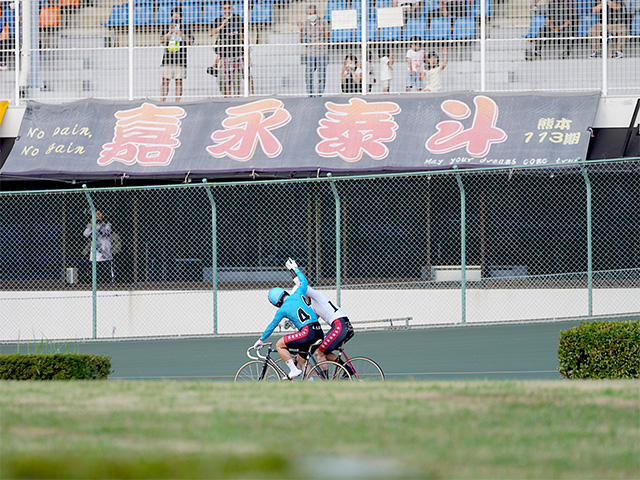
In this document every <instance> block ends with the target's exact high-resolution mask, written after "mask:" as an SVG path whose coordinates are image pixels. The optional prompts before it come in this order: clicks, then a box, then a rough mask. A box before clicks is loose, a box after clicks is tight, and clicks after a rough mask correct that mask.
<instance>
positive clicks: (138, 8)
mask: <svg viewBox="0 0 640 480" xmlns="http://www.w3.org/2000/svg"><path fill="white" fill-rule="evenodd" d="M154 15H155V12H154V6H153V4H144V3H142V4H139V5H135V7H134V9H133V24H134V25H136V26H145V25H151V24H153V17H154Z"/></svg>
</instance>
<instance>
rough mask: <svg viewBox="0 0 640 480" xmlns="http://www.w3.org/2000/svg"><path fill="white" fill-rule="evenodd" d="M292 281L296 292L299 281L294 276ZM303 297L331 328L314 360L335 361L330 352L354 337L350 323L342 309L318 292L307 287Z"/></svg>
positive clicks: (333, 355) (335, 356) (335, 358)
mask: <svg viewBox="0 0 640 480" xmlns="http://www.w3.org/2000/svg"><path fill="white" fill-rule="evenodd" d="M293 281H294V283H295V284H296V289H294V292H297V291H298V286H299V285H300V280H299V279H298V277H297V276H296V277H294V279H293ZM305 296H306V297H307V299H308V302H307V303H310V305H311V308H313V310H314V312H315V313H316V315H317V316H318V318H321V319H322V320H323V321H324V322H325V323H326V324H327V325H329V326H330V327H331V331H329V333H327V334H326V335H325V337H324V340H323V341H322V344H321V345H320V347H318V350H317V352H316V358H317V360H318V362H322V361H324V360H333V361H337V360H338V356H337V355H335V354H334V353H331V352H333V351H334V350H336V349H337V348H339V347H342V346H343V345H344V344H345V343H347V342H348V341H349V340H351V338H352V337H353V335H354V332H353V327H352V326H351V322H350V321H349V318H348V317H347V314H346V313H345V311H344V310H342V308H340V307H338V306H337V305H336V304H335V303H333V302H332V301H331V300H330V299H329V298H328V297H327V296H326V295H324V294H322V293H320V292H319V291H317V290H314V289H313V288H311V287H309V286H307V289H306V293H305ZM347 370H348V369H347Z"/></svg>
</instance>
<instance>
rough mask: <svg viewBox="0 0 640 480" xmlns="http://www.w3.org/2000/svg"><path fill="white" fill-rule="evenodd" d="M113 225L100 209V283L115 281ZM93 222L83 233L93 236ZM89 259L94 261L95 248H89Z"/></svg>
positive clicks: (97, 252)
mask: <svg viewBox="0 0 640 480" xmlns="http://www.w3.org/2000/svg"><path fill="white" fill-rule="evenodd" d="M112 231H113V227H112V226H111V223H110V222H108V221H107V220H106V219H105V218H104V215H103V214H102V212H101V211H100V210H98V211H97V212H96V262H97V264H96V267H97V268H96V270H97V277H98V282H99V283H106V282H113V281H114V279H115V272H114V268H113V252H112V250H111V234H112ZM92 232H93V228H92V223H91V222H89V224H88V225H87V228H85V230H84V232H83V235H84V237H85V238H89V239H90V238H92V236H93V235H92ZM89 260H91V261H93V248H91V246H90V248H89Z"/></svg>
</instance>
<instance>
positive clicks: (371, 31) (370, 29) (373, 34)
mask: <svg viewBox="0 0 640 480" xmlns="http://www.w3.org/2000/svg"><path fill="white" fill-rule="evenodd" d="M360 25H361V22H360V20H359V19H358V28H357V29H356V33H355V34H354V40H355V41H360V40H362V30H361V29H360ZM367 40H368V41H370V42H377V41H378V26H377V23H376V21H375V19H373V18H369V21H368V22H367Z"/></svg>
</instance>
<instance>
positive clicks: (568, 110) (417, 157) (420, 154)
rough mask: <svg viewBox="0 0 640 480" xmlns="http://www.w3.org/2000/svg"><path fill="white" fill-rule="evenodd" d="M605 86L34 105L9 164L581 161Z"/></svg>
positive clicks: (34, 167) (173, 166)
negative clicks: (582, 90) (564, 90)
mask: <svg viewBox="0 0 640 480" xmlns="http://www.w3.org/2000/svg"><path fill="white" fill-rule="evenodd" d="M599 96H600V94H599V93H598V92H595V93H587V94H563V95H553V94H536V95H532V94H521V95H514V94H490V95H484V94H478V93H457V94H438V95H429V96H417V95H416V96H414V95H407V96H404V95H403V96H391V95H385V96H366V97H325V98H286V99H278V98H261V99H258V100H255V99H243V100H237V101H232V102H230V101H216V102H214V101H211V102H206V103H192V104H186V103H185V104H178V105H166V104H154V103H152V102H149V101H145V102H123V103H114V102H104V101H97V100H85V101H80V102H76V103H72V104H67V105H62V106H61V105H42V104H30V105H29V106H28V107H27V110H26V112H25V116H24V119H23V122H22V125H21V128H20V134H19V137H18V138H17V139H16V143H15V146H14V148H13V150H12V151H11V153H10V155H9V158H8V159H7V161H6V163H5V165H4V166H3V168H2V171H1V172H0V173H1V174H2V175H22V176H24V175H47V174H60V175H72V176H82V175H86V176H96V175H122V174H127V175H147V176H171V175H178V174H181V175H184V174H185V173H186V172H191V173H192V174H208V175H210V176H214V175H215V174H222V173H251V172H254V171H255V172H265V171H270V172H287V174H289V173H291V172H296V173H302V172H317V171H318V170H320V171H324V172H328V171H332V172H363V171H384V170H394V171H403V170H404V171H411V170H414V171H415V170H427V169H433V168H438V169H442V168H448V167H451V166H453V165H458V166H461V167H478V166H481V167H482V166H498V165H506V166H515V165H547V164H557V163H574V162H576V161H577V160H578V158H585V157H586V153H587V148H588V145H589V128H590V126H591V125H592V124H593V121H594V118H595V114H596V109H597V105H598V100H599Z"/></svg>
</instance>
